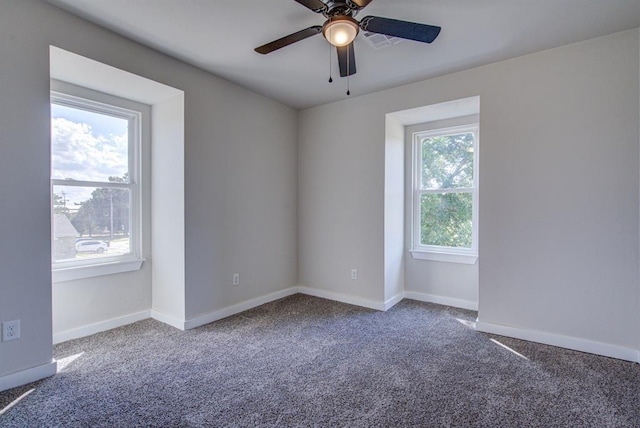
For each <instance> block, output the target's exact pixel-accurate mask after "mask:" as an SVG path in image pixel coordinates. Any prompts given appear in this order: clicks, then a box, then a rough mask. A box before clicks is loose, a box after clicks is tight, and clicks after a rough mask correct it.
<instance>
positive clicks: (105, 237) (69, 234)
mask: <svg viewBox="0 0 640 428" xmlns="http://www.w3.org/2000/svg"><path fill="white" fill-rule="evenodd" d="M52 200H53V261H54V262H59V261H67V260H82V259H88V258H100V257H109V256H119V255H124V254H129V253H130V252H131V236H130V230H129V227H130V223H131V218H130V213H131V211H130V209H129V207H130V200H131V195H130V191H129V189H111V188H104V187H79V186H53V198H52Z"/></svg>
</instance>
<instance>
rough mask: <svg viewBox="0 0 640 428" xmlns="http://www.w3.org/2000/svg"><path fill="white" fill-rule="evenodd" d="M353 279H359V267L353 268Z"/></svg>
mask: <svg viewBox="0 0 640 428" xmlns="http://www.w3.org/2000/svg"><path fill="white" fill-rule="evenodd" d="M351 279H353V280H356V279H358V269H351Z"/></svg>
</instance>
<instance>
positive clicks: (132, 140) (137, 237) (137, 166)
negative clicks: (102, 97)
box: [50, 87, 145, 282]
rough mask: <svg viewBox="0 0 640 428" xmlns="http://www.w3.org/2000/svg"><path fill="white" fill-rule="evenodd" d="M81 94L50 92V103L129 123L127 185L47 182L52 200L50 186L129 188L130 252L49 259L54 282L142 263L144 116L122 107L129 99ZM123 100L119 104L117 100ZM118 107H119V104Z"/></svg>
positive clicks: (134, 267)
mask: <svg viewBox="0 0 640 428" xmlns="http://www.w3.org/2000/svg"><path fill="white" fill-rule="evenodd" d="M75 88H77V89H78V91H75V90H72V91H69V92H81V95H83V96H79V95H75V94H73V95H72V94H71V93H69V92H66V91H60V90H51V92H50V94H51V95H50V104H57V105H61V106H65V107H70V108H75V109H80V110H85V111H90V112H94V113H99V114H105V115H110V116H114V117H118V118H122V119H126V120H128V122H129V126H128V132H129V139H128V141H129V144H128V169H129V171H128V172H129V183H117V182H109V181H80V180H65V179H54V178H51V179H50V190H51V195H52V196H51V197H52V198H53V186H55V185H63V186H72V187H109V188H118V189H128V190H129V191H130V253H129V254H126V255H120V256H104V257H100V258H96V259H87V260H68V261H61V262H55V261H54V260H53V258H52V261H51V271H52V277H53V278H52V279H53V282H63V281H72V280H76V279H83V278H91V277H96V276H102V275H110V274H114V273H122V272H130V271H135V270H139V269H140V268H141V267H142V263H143V262H144V261H145V259H144V257H143V254H142V186H141V170H142V166H141V162H142V156H141V151H142V126H143V117H142V115H143V113H142V112H141V111H138V110H133V109H132V108H129V107H125V106H124V104H127V103H130V102H129V100H125V99H118V98H116V97H113V96H110V97H109V103H105V102H101V101H98V100H97V99H95V98H98V97H92V96H91V95H92V94H91V92H92V91H90V90H86V93H85V91H83V90H84V88H81V87H75ZM120 100H122V102H121V103H119V102H118V101H120ZM118 104H121V105H118ZM53 215H54V212H53V206H52V207H51V221H52V223H51V224H52V227H51V245H52V254H53V243H54V230H53Z"/></svg>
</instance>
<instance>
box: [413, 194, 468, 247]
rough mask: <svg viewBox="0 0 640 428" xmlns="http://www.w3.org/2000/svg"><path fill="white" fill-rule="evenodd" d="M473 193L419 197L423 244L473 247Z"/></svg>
mask: <svg viewBox="0 0 640 428" xmlns="http://www.w3.org/2000/svg"><path fill="white" fill-rule="evenodd" d="M471 201H472V197H471V193H431V194H427V195H421V196H420V208H421V210H420V244H421V245H439V246H444V247H460V248H471V230H472V228H471V226H472V220H471V219H472V217H471V213H472V203H471Z"/></svg>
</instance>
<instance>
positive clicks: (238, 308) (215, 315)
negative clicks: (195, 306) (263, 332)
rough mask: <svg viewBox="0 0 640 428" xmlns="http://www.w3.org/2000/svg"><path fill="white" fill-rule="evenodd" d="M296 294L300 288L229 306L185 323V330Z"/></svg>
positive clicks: (288, 289)
mask: <svg viewBox="0 0 640 428" xmlns="http://www.w3.org/2000/svg"><path fill="white" fill-rule="evenodd" d="M296 293H298V287H290V288H287V289H284V290H280V291H276V292H275V293H270V294H267V295H265V296H260V297H256V298H255V299H251V300H247V301H244V302H241V303H237V304H235V305H232V306H227V307H226V308H223V309H219V310H217V311H214V312H210V313H208V314H204V315H200V316H198V317H196V318H192V319H190V320H187V321H185V322H184V328H183V330H189V329H191V328H196V327H200V326H201V325H205V324H209V323H211V322H214V321H217V320H220V319H222V318H227V317H230V316H231V315H235V314H239V313H240V312H244V311H246V310H249V309H252V308H255V307H256V306H260V305H264V304H265V303H269V302H273V301H274V300H278V299H282V298H283V297H287V296H291V295H293V294H296Z"/></svg>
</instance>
